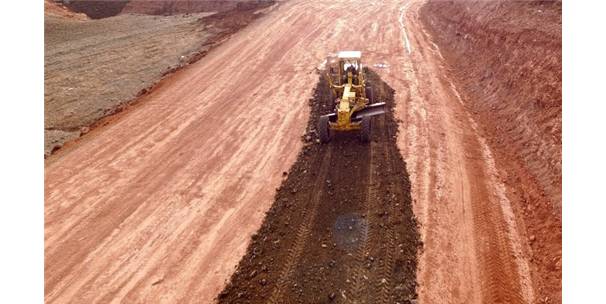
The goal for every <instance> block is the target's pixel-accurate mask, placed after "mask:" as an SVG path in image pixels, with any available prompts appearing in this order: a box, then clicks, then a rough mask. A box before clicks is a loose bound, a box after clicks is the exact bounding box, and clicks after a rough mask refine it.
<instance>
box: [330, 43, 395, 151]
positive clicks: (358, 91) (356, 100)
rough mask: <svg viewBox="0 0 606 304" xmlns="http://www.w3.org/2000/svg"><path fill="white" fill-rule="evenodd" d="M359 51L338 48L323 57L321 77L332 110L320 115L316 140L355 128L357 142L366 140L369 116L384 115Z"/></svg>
mask: <svg viewBox="0 0 606 304" xmlns="http://www.w3.org/2000/svg"><path fill="white" fill-rule="evenodd" d="M361 57H362V53H361V52H360V51H341V52H338V53H337V54H336V55H335V56H329V57H328V58H327V59H326V70H325V74H324V76H325V78H326V80H327V81H328V85H329V86H330V89H331V91H332V94H333V95H332V96H333V97H332V100H334V104H335V107H334V111H333V112H332V113H330V114H326V115H322V116H320V119H319V121H318V135H319V137H320V142H322V143H327V142H329V141H330V139H331V137H332V135H333V133H338V132H350V131H359V132H360V141H362V142H368V141H369V140H370V134H371V133H370V128H371V118H372V117H373V116H376V115H382V114H385V103H384V102H381V103H374V96H373V91H372V88H371V86H370V85H369V84H368V83H367V81H366V77H365V76H366V75H365V73H364V69H363V66H362V61H361Z"/></svg>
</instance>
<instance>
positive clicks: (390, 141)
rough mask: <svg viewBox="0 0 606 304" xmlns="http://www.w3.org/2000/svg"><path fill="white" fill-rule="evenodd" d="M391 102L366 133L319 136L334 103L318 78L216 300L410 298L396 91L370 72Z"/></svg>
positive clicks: (410, 257)
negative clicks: (278, 178) (296, 142)
mask: <svg viewBox="0 0 606 304" xmlns="http://www.w3.org/2000/svg"><path fill="white" fill-rule="evenodd" d="M369 79H370V82H371V83H372V84H373V86H374V92H375V97H376V98H377V99H378V101H385V102H386V103H387V105H388V108H389V112H388V113H387V114H386V116H385V117H380V118H375V119H374V121H373V128H372V138H373V139H372V142H371V143H370V144H362V143H360V142H359V141H358V138H357V134H355V133H351V134H340V136H338V137H334V138H333V140H332V141H331V142H330V143H329V144H327V145H320V144H317V140H318V138H317V133H316V131H315V126H316V123H317V120H318V117H319V115H321V114H326V113H328V112H330V109H331V108H332V107H333V101H332V100H331V97H330V96H331V93H330V90H329V88H328V87H327V85H326V84H325V83H324V81H323V79H320V82H319V84H318V86H317V87H316V89H315V92H314V98H313V99H312V100H310V104H311V109H312V110H311V117H310V121H309V125H308V128H307V133H306V135H305V136H304V140H305V141H306V146H305V147H304V149H303V151H302V152H301V154H300V155H299V157H298V159H297V162H296V163H295V164H294V166H293V167H292V169H291V170H290V172H288V173H286V172H284V176H285V180H284V182H283V183H282V186H281V187H280V188H279V189H278V192H277V194H276V197H275V202H274V204H273V206H272V208H271V209H270V210H269V212H268V213H267V217H266V218H265V221H264V223H263V225H262V227H261V229H260V230H259V231H258V233H257V234H256V235H254V236H253V239H252V242H251V244H250V245H249V247H248V250H247V253H246V255H245V256H244V257H243V259H242V260H241V262H240V264H239V266H238V267H237V270H236V272H235V273H234V275H233V276H232V279H231V282H230V283H229V285H228V286H227V287H226V288H225V290H224V291H223V292H222V293H221V294H220V295H219V297H218V299H219V302H220V303H332V302H335V303H411V301H413V300H414V299H416V283H415V275H416V274H415V273H416V253H417V248H418V247H419V246H420V241H419V236H418V234H417V222H416V219H415V217H414V215H413V212H412V205H411V195H410V182H409V179H408V173H407V171H406V164H405V163H404V161H403V159H402V157H401V156H400V153H399V150H398V148H397V146H396V142H395V137H396V132H397V123H396V121H395V120H394V116H393V113H392V109H393V96H394V91H393V90H392V89H391V88H390V87H388V86H387V84H385V83H384V82H382V81H381V80H380V79H379V77H378V76H377V75H376V74H374V73H372V72H371V73H370V77H369Z"/></svg>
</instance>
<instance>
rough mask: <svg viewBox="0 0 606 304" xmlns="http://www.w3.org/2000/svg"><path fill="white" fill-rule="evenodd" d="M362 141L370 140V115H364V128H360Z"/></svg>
mask: <svg viewBox="0 0 606 304" xmlns="http://www.w3.org/2000/svg"><path fill="white" fill-rule="evenodd" d="M360 141H361V142H363V143H367V142H369V141H370V117H368V116H364V117H362V129H361V130H360Z"/></svg>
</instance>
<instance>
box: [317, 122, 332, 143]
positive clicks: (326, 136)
mask: <svg viewBox="0 0 606 304" xmlns="http://www.w3.org/2000/svg"><path fill="white" fill-rule="evenodd" d="M318 135H319V136H320V142H321V143H323V144H325V143H327V142H329V141H330V129H329V127H328V116H320V120H319V121H318Z"/></svg>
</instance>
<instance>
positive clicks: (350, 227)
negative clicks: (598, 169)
mask: <svg viewBox="0 0 606 304" xmlns="http://www.w3.org/2000/svg"><path fill="white" fill-rule="evenodd" d="M139 2H140V3H144V2H143V1H139ZM172 2H176V1H160V2H157V3H149V5H144V6H136V5H135V6H134V7H133V6H132V5H133V3H134V2H133V3H131V2H128V3H126V2H125V3H124V4H120V3H118V4H120V5H122V6H121V8H120V10H119V11H122V10H123V9H126V7H127V5H128V4H130V5H131V6H130V7H131V9H140V10H143V9H145V10H149V11H153V12H156V8H157V7H165V8H167V9H169V8H170V10H171V11H175V12H182V11H181V10H182V9H183V7H184V6H185V5H188V4H183V6H173V5H169V4H170V3H172ZM103 3H109V2H103ZM158 3H160V5H158ZM184 3H188V2H187V1H186V2H184ZM191 3H194V2H191ZM134 4H136V3H134ZM192 5H193V4H192ZM236 7H238V5H236ZM352 7H355V9H352ZM240 8H242V6H241V5H240ZM116 10H117V9H116ZM229 12H233V10H231V9H227V10H226V11H222V10H220V9H218V12H217V13H214V14H212V15H210V16H205V17H197V16H193V15H190V16H168V17H162V16H136V17H137V20H146V21H144V22H150V23H149V24H150V26H152V25H153V26H154V28H155V25H154V24H156V23H154V22H159V20H164V21H162V22H169V23H170V22H176V23H178V24H180V25H178V26H177V25H175V26H174V28H182V29H184V30H183V31H184V32H183V33H185V32H187V30H185V29H186V28H188V27H189V26H191V23H190V22H193V23H194V24H200V23H199V22H202V24H203V25H202V26H203V27H205V28H206V29H207V30H208V29H209V28H212V27H210V26H209V25H208V22H211V21H212V20H214V21H212V22H213V23H212V24H215V26H216V27H219V28H224V27H228V28H232V27H230V25H231V24H232V23H233V24H236V25H237V24H241V23H239V22H240V21H238V20H248V19H241V18H236V19H229V18H224V17H225V16H226V15H225V14H229ZM262 12H263V13H259V14H257V13H256V11H255V12H251V13H250V14H249V13H245V15H243V16H249V17H250V18H251V19H250V20H251V21H250V22H249V23H247V24H248V25H247V26H246V27H243V28H241V29H240V30H238V31H237V32H234V33H232V34H230V35H229V39H226V40H224V41H223V40H222V41H223V42H222V43H220V44H218V45H216V46H215V47H213V48H212V49H211V50H209V51H208V52H203V53H202V54H204V55H203V56H199V57H200V58H198V59H199V60H197V61H195V62H192V63H191V64H187V65H183V66H182V67H181V68H177V69H176V70H175V69H173V68H170V69H169V71H174V72H173V73H171V74H170V75H168V76H167V77H164V78H163V80H162V81H160V82H159V83H158V84H157V85H155V86H152V87H150V88H149V89H148V90H147V92H146V93H145V94H142V95H141V96H139V97H137V98H136V99H135V100H136V106H133V107H125V108H124V110H122V111H120V112H119V113H116V114H115V115H112V116H110V117H109V118H106V119H103V120H101V121H100V122H99V123H97V127H95V128H91V129H90V131H89V132H88V133H87V134H86V135H84V136H81V137H80V138H79V139H77V140H76V141H73V142H72V144H67V145H65V146H64V147H63V148H62V149H59V150H58V151H56V153H54V154H52V155H50V156H49V157H48V158H47V159H46V162H45V244H44V246H45V300H46V302H47V303H66V302H77V303H108V302H126V303H156V302H163V303H212V302H213V301H219V302H223V303H229V302H236V303H247V302H252V303H261V302H267V303H293V302H295V303H297V302H302V303H306V302H314V303H323V302H340V303H350V302H355V301H358V302H366V303H377V302H379V303H381V302H382V303H398V302H400V303H407V302H412V303H414V302H417V303H477V304H480V303H560V302H561V271H562V270H561V211H560V210H561V188H560V184H561V182H560V180H561V169H560V168H561V151H560V149H561V134H560V129H561V123H560V121H561V95H560V89H561V87H560V85H561V69H560V67H561V60H560V54H561V48H560V43H561V29H560V28H561V26H560V24H561V3H560V2H550V1H488V2H487V1H473V2H471V1H470V2H467V1H449V2H445V1H423V0H411V1H405V0H381V1H379V0H365V1H362V0H359V1H358V0H352V1H306V0H290V1H285V2H280V4H279V5H274V6H270V7H267V8H265V9H263V10H262ZM192 14H193V13H192ZM54 15H55V16H63V15H66V16H63V17H70V18H73V19H78V20H69V21H62V22H74V24H80V25H81V24H83V23H86V24H88V22H103V21H104V20H105V19H99V20H96V19H95V20H90V19H89V18H86V17H83V16H82V15H76V14H74V13H73V12H68V13H60V12H57V11H55V13H54ZM257 15H259V16H258V17H257ZM154 17H156V18H157V19H153V18H154ZM249 17H247V18H249ZM112 18H115V19H114V20H115V21H116V23H117V24H120V22H122V21H121V20H123V19H121V18H125V17H121V16H120V15H118V16H116V17H112ZM148 18H151V19H148ZM179 18H180V19H179ZM200 18H202V20H199V19H200ZM209 18H214V19H211V21H209ZM80 19H83V20H80ZM171 20H172V21H171ZM204 20H206V21H204ZM124 22H127V21H124ZM141 22H143V21H141ZM145 24H148V23H145ZM221 24H223V25H221ZM108 26H110V25H108ZM79 27H80V26H79ZM81 27H82V28H83V29H85V28H87V27H86V26H81ZM162 28H163V27H162V26H160V25H158V29H162ZM133 30H134V31H140V32H145V30H144V29H143V28H137V27H136V26H134V27H131V28H130V29H129V31H133ZM146 30H149V31H152V30H153V29H151V28H148V29H146ZM74 33H75V32H74ZM91 33H92V32H91ZM189 33H190V34H189V35H193V36H196V35H202V36H203V35H205V34H197V33H198V32H197V31H196V30H191V31H190V32H189ZM122 34H124V33H122ZM122 34H121V35H122ZM74 35H75V37H79V36H77V35H76V34H74ZM91 35H92V34H91ZM141 35H143V34H141ZM184 35H185V34H184ZM84 36H86V35H84ZM127 36H128V35H127ZM51 37H52V35H47V38H46V39H49V38H51ZM146 37H149V39H154V37H153V35H150V36H146ZM82 39H84V40H83V41H86V39H85V38H82ZM133 39H135V40H133V43H131V44H129V46H128V48H126V47H124V48H122V49H120V51H117V50H116V51H115V52H109V54H105V53H104V54H97V55H95V56H92V57H87V56H86V53H87V52H93V53H94V49H95V48H103V47H104V46H105V44H104V45H98V44H95V43H94V41H93V42H90V43H91V45H93V46H95V45H96V46H95V47H93V48H91V50H90V51H86V52H83V53H78V51H77V50H73V52H72V53H74V55H73V56H81V58H83V60H84V61H82V62H86V60H90V61H94V60H97V59H96V58H97V57H98V58H100V59H103V60H101V61H99V62H97V64H95V65H100V66H105V68H106V69H109V70H111V69H117V68H118V67H117V66H116V65H115V64H114V63H112V62H113V60H110V58H108V57H105V56H110V57H111V56H115V57H114V58H117V57H119V56H118V55H117V54H127V55H124V56H134V55H129V54H128V50H130V49H133V50H136V49H137V46H136V45H135V43H134V41H139V42H140V43H145V42H141V41H140V40H138V39H136V38H133ZM166 39H171V38H168V37H167V38H166ZM188 39H191V38H186V37H183V40H184V41H188ZM211 40H212V39H211ZM192 41H193V40H192ZM164 43H165V42H163V41H158V42H155V43H150V44H149V45H148V48H150V49H152V50H153V49H154V47H155V46H158V47H160V46H163V45H165V44H164ZM175 43H181V42H175ZM107 44H108V45H111V43H110V42H107ZM59 45H60V44H59ZM85 45H86V43H84V44H83V45H82V47H85ZM47 47H48V46H47ZM185 49H186V48H185V47H184V46H183V49H181V48H179V50H185ZM122 50H126V52H123V51H122ZM192 50H196V49H195V48H193V49H192ZM339 50H360V51H362V54H363V61H364V64H365V65H366V66H367V67H369V68H370V69H371V70H372V71H373V72H372V73H371V75H373V76H372V77H373V85H374V86H375V87H376V88H375V91H376V92H377V93H376V95H378V96H380V98H381V99H383V101H385V102H387V103H388V105H389V108H390V111H389V112H388V113H387V115H385V117H382V118H375V119H374V121H373V131H372V132H373V138H374V139H373V141H372V142H371V143H370V144H366V145H362V144H360V143H359V142H358V140H357V138H356V136H355V134H350V135H347V134H344V135H343V136H339V137H335V138H333V141H332V142H331V143H329V144H327V145H320V144H318V143H316V141H315V140H316V134H315V132H314V121H315V120H316V119H317V116H318V115H319V114H323V113H326V112H328V111H329V109H328V108H327V107H328V106H327V102H328V101H327V100H326V94H327V93H326V87H325V86H323V84H322V83H321V82H320V83H319V84H318V74H317V72H316V70H317V69H318V67H321V66H322V62H323V61H324V60H325V58H326V56H327V55H329V54H330V53H333V52H335V51H339ZM50 52H51V51H48V52H47V54H46V55H45V56H49V54H48V53H50ZM171 52H172V50H171ZM76 54H80V55H76ZM112 54H113V55H112ZM143 54H149V55H150V56H151V57H154V58H156V57H155V56H158V57H157V58H162V59H161V60H160V59H154V60H159V61H157V62H162V66H163V68H165V69H166V68H168V66H164V65H165V63H164V62H163V60H168V59H166V58H165V57H164V56H160V55H159V53H156V52H151V53H149V52H148V53H146V52H145V51H144V52H143ZM171 54H172V53H171ZM54 56H67V57H65V58H67V59H66V60H69V58H70V55H69V54H64V53H58V54H55V55H54ZM120 56H123V55H120ZM171 56H173V55H171ZM174 56H180V55H179V54H175V55H174ZM185 56H186V57H187V55H185ZM143 57H145V56H143ZM194 57H195V56H194ZM47 58H48V57H47ZM129 58H131V57H129ZM132 58H134V57H132ZM178 58H181V57H178ZM138 60H143V59H140V58H139V59H138ZM171 60H176V59H175V58H172V59H171ZM48 62H52V60H51V59H48ZM135 62H136V61H135ZM142 62H147V63H150V62H155V61H153V60H151V59H149V61H142ZM173 62H174V61H173ZM80 64H82V63H81V62H80V61H78V62H77V64H76V63H74V64H73V65H72V66H71V68H73V69H74V70H78V71H81V72H82V73H86V71H84V70H79V69H80ZM130 64H132V63H131V62H130V61H129V62H128V63H125V65H130ZM55 66H58V67H61V66H62V63H61V62H56V63H55ZM173 66H174V65H173ZM178 66H181V65H178ZM99 69H103V68H101V67H100V68H99ZM148 69H149V68H148ZM47 70H52V68H51V67H49V66H47ZM66 70H67V69H66ZM98 73H99V75H111V73H110V72H108V73H107V74H103V73H104V72H101V71H99V72H98ZM123 73H126V72H123ZM164 73H165V72H159V74H158V75H162V74H164ZM141 75H142V74H141ZM45 76H46V77H47V78H46V80H47V83H46V89H47V92H51V91H57V92H63V91H65V92H66V93H65V94H67V92H73V91H75V90H76V89H72V90H69V88H71V87H74V86H68V84H69V83H70V81H73V82H79V83H82V85H81V87H90V88H91V92H102V93H103V94H111V93H108V92H110V91H112V90H117V91H120V90H122V85H121V84H120V83H112V82H109V83H110V84H111V86H110V88H111V89H107V87H106V88H105V89H103V90H99V89H98V88H97V86H96V81H97V80H95V79H96V78H87V79H89V80H82V79H79V78H78V75H77V74H76V75H73V76H69V77H66V78H65V80H63V81H62V82H60V83H63V84H62V85H61V86H59V85H57V83H59V82H54V81H58V79H61V77H58V76H52V77H49V76H48V75H45ZM53 77H55V78H53ZM114 77H120V76H119V75H117V76H114ZM137 77H138V76H137ZM141 77H143V76H141ZM146 77H147V76H146ZM90 79H93V80H90ZM99 79H100V80H101V78H99ZM133 79H135V80H138V81H140V80H139V79H143V78H136V77H135V76H132V78H131V77H127V78H124V79H123V80H122V81H124V82H125V83H129V82H130V81H133ZM90 81H93V82H90ZM383 82H384V83H383ZM50 83H52V85H49V84H50ZM99 83H102V82H99ZM74 88H75V87H74ZM133 88H134V86H133ZM142 88H146V87H145V86H142V87H141V88H136V89H133V92H132V94H133V95H132V96H136V95H137V93H138V92H140V90H141V89H142ZM80 94H81V96H86V94H84V93H80ZM93 95H94V94H92V93H91V95H90V96H93ZM50 97H52V96H48V95H47V96H46V98H47V100H45V101H47V102H49V100H50ZM310 99H311V106H310V104H309V100H310ZM78 100H80V99H78ZM81 100H83V101H85V100H87V99H86V98H82V99H81ZM53 102H54V101H53ZM99 102H100V103H99V104H97V103H90V104H92V105H94V107H93V108H92V109H95V110H96V109H98V106H99V105H101V106H103V105H104V102H105V101H104V99H103V100H100V101H99ZM76 104H77V103H76ZM323 105H324V107H322V106H323ZM53 108H54V109H56V108H57V106H54V105H52V102H51V105H49V106H48V109H47V111H49V110H50V111H51V112H52V109H53ZM74 108H78V107H74ZM85 108H86V109H87V111H90V108H88V107H85ZM310 109H311V110H310ZM48 113H49V112H47V117H46V119H47V120H50V121H61V120H59V119H58V118H57V117H59V116H57V117H53V115H49V114H48ZM63 113H69V111H66V112H63ZM74 113H75V112H74ZM82 117H84V116H82ZM70 119H71V118H70ZM70 128H71V127H70ZM70 128H66V129H65V130H67V131H71V130H76V131H77V129H70ZM56 130H63V129H62V128H61V129H60V128H56ZM51 131H52V130H51ZM400 155H401V158H400ZM253 235H255V236H254V237H253ZM230 278H231V280H230ZM351 299H354V300H353V301H352V300H351Z"/></svg>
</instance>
